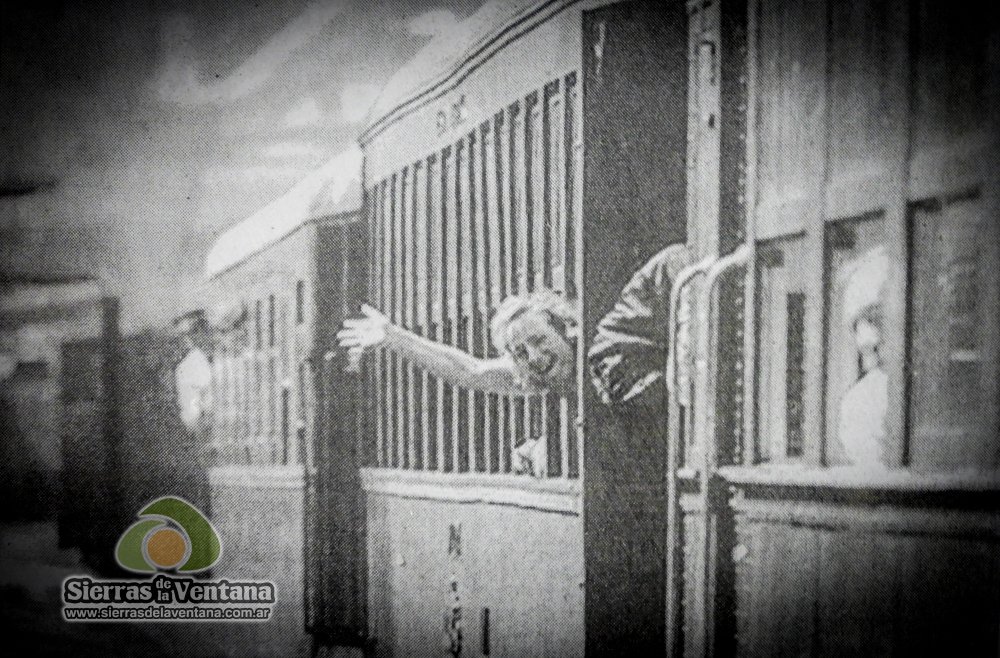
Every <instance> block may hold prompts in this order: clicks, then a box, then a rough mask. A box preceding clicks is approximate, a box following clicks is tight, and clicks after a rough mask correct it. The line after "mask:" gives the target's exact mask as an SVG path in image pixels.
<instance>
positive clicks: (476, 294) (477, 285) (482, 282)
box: [469, 127, 490, 472]
mask: <svg viewBox="0 0 1000 658" xmlns="http://www.w3.org/2000/svg"><path fill="white" fill-rule="evenodd" d="M483 141H484V140H483V139H482V138H481V137H480V131H479V128H478V127H477V128H473V130H472V132H471V133H469V197H470V200H471V204H472V205H471V207H470V208H469V217H470V219H471V223H472V235H471V238H472V241H473V242H472V284H473V289H472V295H471V298H472V348H473V350H474V353H475V355H476V356H478V357H480V358H484V357H485V356H486V350H485V349H484V347H485V346H484V345H483V335H484V333H485V332H484V331H483V306H484V305H485V301H486V300H485V295H486V265H487V263H486V258H485V256H486V225H485V222H486V214H485V205H486V199H485V198H484V197H483V186H482V184H481V183H482V171H483V165H484V160H483ZM471 406H472V410H471V411H472V418H471V422H470V426H471V428H472V431H473V434H474V436H475V440H474V445H475V448H476V452H475V459H474V461H473V465H474V468H475V470H476V471H477V472H486V471H488V470H489V463H490V445H489V437H488V434H487V427H486V426H487V423H488V420H487V417H486V395H485V393H483V391H474V392H473V394H472V405H471Z"/></svg>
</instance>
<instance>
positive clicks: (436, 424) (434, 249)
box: [427, 154, 444, 470]
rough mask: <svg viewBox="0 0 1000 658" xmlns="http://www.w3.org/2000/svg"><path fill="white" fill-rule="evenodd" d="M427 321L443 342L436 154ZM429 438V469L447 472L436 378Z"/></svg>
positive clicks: (430, 169) (430, 171)
mask: <svg viewBox="0 0 1000 658" xmlns="http://www.w3.org/2000/svg"><path fill="white" fill-rule="evenodd" d="M427 190H428V191H427V209H428V210H427V233H428V236H427V239H428V242H429V249H428V250H427V259H428V260H427V272H428V279H429V281H428V286H429V288H428V291H427V320H428V336H429V337H430V338H431V339H432V340H440V339H441V323H442V320H441V297H440V292H441V279H442V277H441V258H442V256H441V252H442V245H443V244H444V239H443V226H442V224H441V170H440V166H439V164H438V159H437V155H436V154H432V155H431V156H430V157H429V158H428V159H427ZM427 391H428V395H427V399H428V407H427V421H428V422H427V434H428V437H429V440H430V441H432V442H433V443H434V449H433V450H432V451H431V452H430V453H429V454H430V456H431V459H429V460H428V468H431V469H434V470H444V465H443V464H444V461H443V460H444V430H443V425H444V422H443V416H442V407H443V404H442V398H443V397H444V388H443V386H442V384H441V382H440V381H439V380H438V379H437V378H436V377H433V376H430V375H429V376H428V377H427Z"/></svg>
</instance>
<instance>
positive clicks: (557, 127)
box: [549, 87, 572, 478]
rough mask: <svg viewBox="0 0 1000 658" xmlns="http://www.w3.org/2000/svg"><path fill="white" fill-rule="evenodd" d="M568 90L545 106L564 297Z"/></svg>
mask: <svg viewBox="0 0 1000 658" xmlns="http://www.w3.org/2000/svg"><path fill="white" fill-rule="evenodd" d="M568 91H569V89H568V88H566V87H564V88H563V90H562V93H561V94H560V93H559V89H558V88H557V89H556V90H555V93H554V94H553V96H552V101H551V106H550V109H549V121H550V124H551V125H550V128H549V132H550V136H551V142H550V143H551V148H550V149H549V158H550V159H551V167H552V174H553V175H552V177H551V178H550V181H551V182H550V185H549V195H550V197H551V198H552V205H551V208H552V210H551V212H552V214H553V222H552V224H553V226H552V230H553V233H554V236H555V239H554V242H555V246H554V248H553V252H554V259H555V261H556V262H555V263H554V268H553V270H554V271H553V278H554V285H555V288H556V289H557V290H558V291H559V292H560V293H562V294H563V296H564V297H565V298H566V299H569V297H568V296H567V293H568V289H569V285H568V284H569V278H570V277H571V276H572V275H571V274H570V272H569V271H568V270H567V267H566V263H567V260H568V259H567V257H566V255H567V251H568V249H567V245H568V244H569V236H568V230H567V226H568V224H567V221H566V173H567V171H568V170H569V168H568V167H567V166H566V164H567V163H566V153H567V149H566V147H565V144H566V129H565V123H566V114H567V112H566V110H565V109H564V106H565V105H566V103H567V102H568V98H567V94H568ZM570 408H571V405H570V400H569V399H568V398H567V397H565V396H562V397H560V398H559V456H560V458H561V461H560V470H559V474H560V475H561V476H562V477H564V478H567V477H569V475H570V442H571V432H572V430H571V427H570V424H571V423H572V418H571V416H570Z"/></svg>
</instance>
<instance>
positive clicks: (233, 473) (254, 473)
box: [208, 464, 305, 489]
mask: <svg viewBox="0 0 1000 658" xmlns="http://www.w3.org/2000/svg"><path fill="white" fill-rule="evenodd" d="M304 474H305V469H304V468H303V467H302V466H301V465H299V464H289V465H287V466H282V465H274V466H268V465H253V466H239V465H237V466H230V465H226V466H212V467H211V468H209V469H208V480H209V483H210V484H211V486H212V487H245V488H248V489H301V488H302V486H303V483H304V481H305V480H304V478H303V476H304Z"/></svg>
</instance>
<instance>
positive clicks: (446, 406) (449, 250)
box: [441, 147, 461, 472]
mask: <svg viewBox="0 0 1000 658" xmlns="http://www.w3.org/2000/svg"><path fill="white" fill-rule="evenodd" d="M441 158H442V163H441V164H442V166H441V220H442V221H443V222H444V231H443V232H444V235H445V238H444V240H443V241H442V246H441V253H442V263H441V266H442V284H441V303H442V319H443V327H444V329H443V331H444V334H443V339H444V342H445V343H446V344H448V345H454V344H455V314H456V312H457V310H456V297H457V295H456V294H455V280H456V279H457V278H458V277H457V274H456V266H457V262H456V260H455V252H456V251H457V250H458V249H459V248H460V246H461V245H459V244H458V232H457V224H458V223H457V222H456V221H455V200H454V198H453V197H452V195H453V194H454V187H455V180H454V173H453V169H454V162H453V160H452V152H451V147H447V148H445V150H444V152H443V154H442V156H441ZM454 397H455V389H454V387H453V386H452V385H451V384H444V398H443V401H442V405H443V416H444V418H443V420H444V423H443V426H444V443H445V470H446V471H451V472H454V471H455V470H457V467H458V459H457V458H456V456H457V445H458V444H457V441H456V437H455V432H454V430H455V426H456V424H457V423H456V422H455V419H454V412H455V411H456V409H455V406H454V403H453V400H454Z"/></svg>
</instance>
